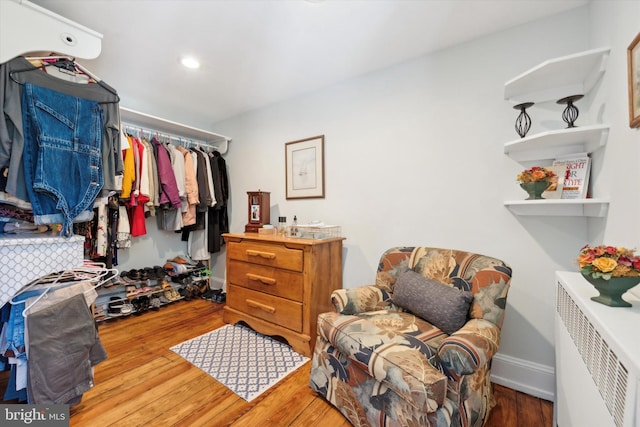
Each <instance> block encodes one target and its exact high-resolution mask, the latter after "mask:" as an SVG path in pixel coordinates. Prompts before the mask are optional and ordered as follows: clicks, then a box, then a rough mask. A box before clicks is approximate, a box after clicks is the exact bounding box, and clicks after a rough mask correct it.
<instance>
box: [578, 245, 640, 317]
mask: <svg viewBox="0 0 640 427" xmlns="http://www.w3.org/2000/svg"><path fill="white" fill-rule="evenodd" d="M578 265H579V266H580V272H581V273H582V276H583V277H584V278H585V279H586V280H587V281H588V282H589V283H591V284H592V285H593V286H594V287H595V288H596V289H597V290H598V292H599V294H600V295H598V296H596V297H592V298H591V299H592V300H593V301H596V302H599V303H601V304H604V305H608V306H610V307H631V304H629V303H628V302H627V301H625V300H623V299H622V294H624V293H625V292H627V291H628V290H629V289H631V288H633V287H634V286H636V285H637V284H638V283H640V257H639V256H637V255H636V254H635V252H634V251H633V250H631V249H627V248H622V247H616V246H607V245H599V246H589V245H586V246H584V247H583V248H582V249H581V250H580V255H579V256H578Z"/></svg>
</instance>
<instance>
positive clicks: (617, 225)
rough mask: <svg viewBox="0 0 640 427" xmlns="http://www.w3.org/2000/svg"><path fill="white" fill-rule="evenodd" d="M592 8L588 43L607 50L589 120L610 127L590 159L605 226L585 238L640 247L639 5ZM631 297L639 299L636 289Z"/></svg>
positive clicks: (603, 3)
mask: <svg viewBox="0 0 640 427" xmlns="http://www.w3.org/2000/svg"><path fill="white" fill-rule="evenodd" d="M614 3H615V7H612V6H611V2H609V1H604V0H602V1H596V2H592V4H591V13H590V25H589V28H590V34H589V44H590V45H591V46H610V47H611V56H610V58H609V63H608V65H607V72H606V74H605V76H604V78H603V79H602V82H601V87H600V88H599V90H598V92H597V94H596V96H595V97H594V102H593V107H592V109H591V110H592V112H593V115H594V117H593V119H594V120H600V121H602V122H604V123H610V124H611V132H610V134H609V142H608V144H607V147H606V150H604V152H602V153H599V154H600V156H598V157H596V156H594V159H596V160H598V161H599V163H598V164H597V165H596V167H597V168H599V169H600V174H599V175H598V177H597V178H598V179H597V180H594V182H593V185H594V191H596V192H598V193H601V194H605V195H609V197H610V199H611V204H610V207H609V214H608V216H607V219H606V221H605V222H604V224H596V223H592V224H590V230H589V231H590V234H591V235H592V236H594V238H597V237H600V236H602V237H600V238H601V239H603V242H605V243H608V244H614V245H620V246H628V247H631V248H637V249H640V221H638V218H639V216H640V215H639V214H640V197H638V194H640V168H639V167H638V160H639V158H640V157H639V156H640V128H636V129H631V128H630V127H629V107H628V105H629V103H628V102H629V98H628V93H627V90H628V83H627V47H628V46H629V44H630V43H631V41H632V40H633V38H634V37H635V36H636V34H638V32H640V2H638V1H617V2H614ZM636 293H637V294H638V295H640V290H637V291H636Z"/></svg>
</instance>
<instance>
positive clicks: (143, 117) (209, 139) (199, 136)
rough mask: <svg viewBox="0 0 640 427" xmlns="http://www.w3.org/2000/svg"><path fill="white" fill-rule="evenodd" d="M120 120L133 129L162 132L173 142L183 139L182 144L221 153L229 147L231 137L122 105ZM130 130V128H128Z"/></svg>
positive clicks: (162, 134)
mask: <svg viewBox="0 0 640 427" xmlns="http://www.w3.org/2000/svg"><path fill="white" fill-rule="evenodd" d="M120 120H121V122H122V124H123V126H125V128H126V127H128V128H130V129H131V130H136V129H142V130H143V132H149V133H160V134H161V136H165V137H169V138H170V139H171V140H172V142H178V143H179V142H180V141H182V142H183V144H182V145H188V144H189V143H191V144H193V145H202V146H203V147H209V148H212V149H214V150H216V151H218V152H220V154H225V153H226V152H227V150H228V149H229V142H231V138H229V137H227V136H224V135H220V134H217V133H214V132H211V131H208V130H203V129H198V128H195V127H193V126H189V125H185V124H182V123H177V122H174V121H171V120H166V119H162V118H160V117H156V116H152V115H150V114H146V113H142V112H140V111H136V110H132V109H130V108H126V107H120ZM127 130H129V129H127Z"/></svg>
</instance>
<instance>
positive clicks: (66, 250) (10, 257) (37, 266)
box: [0, 234, 84, 306]
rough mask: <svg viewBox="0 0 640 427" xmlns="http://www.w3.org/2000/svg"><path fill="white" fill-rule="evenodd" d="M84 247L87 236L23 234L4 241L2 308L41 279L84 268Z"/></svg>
mask: <svg viewBox="0 0 640 427" xmlns="http://www.w3.org/2000/svg"><path fill="white" fill-rule="evenodd" d="M83 246H84V236H71V237H61V236H49V235H42V234H23V235H20V236H17V235H3V236H2V237H0V306H2V305H4V304H6V303H7V302H8V301H9V300H10V299H11V298H13V296H14V295H15V294H16V293H17V292H18V290H20V288H22V287H23V286H24V285H26V284H28V283H29V282H31V281H33V280H35V279H37V278H39V277H42V276H45V275H47V274H49V273H54V272H56V271H61V270H65V269H68V268H73V267H79V266H81V265H82V263H83V259H84V248H83Z"/></svg>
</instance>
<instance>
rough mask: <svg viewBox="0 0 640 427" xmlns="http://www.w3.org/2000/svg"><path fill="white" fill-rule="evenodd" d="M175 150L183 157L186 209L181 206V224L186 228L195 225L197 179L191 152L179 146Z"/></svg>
mask: <svg viewBox="0 0 640 427" xmlns="http://www.w3.org/2000/svg"><path fill="white" fill-rule="evenodd" d="M176 149H177V150H178V151H179V152H180V153H181V154H182V156H183V157H184V175H185V181H184V182H185V192H186V200H185V202H186V207H185V206H183V212H182V224H183V226H185V227H186V226H189V225H192V224H195V223H196V206H197V205H198V204H199V203H200V199H199V197H198V179H197V177H196V169H195V167H194V162H193V159H192V155H191V152H190V151H189V150H187V149H186V148H184V147H181V146H178V147H176Z"/></svg>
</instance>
